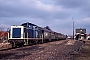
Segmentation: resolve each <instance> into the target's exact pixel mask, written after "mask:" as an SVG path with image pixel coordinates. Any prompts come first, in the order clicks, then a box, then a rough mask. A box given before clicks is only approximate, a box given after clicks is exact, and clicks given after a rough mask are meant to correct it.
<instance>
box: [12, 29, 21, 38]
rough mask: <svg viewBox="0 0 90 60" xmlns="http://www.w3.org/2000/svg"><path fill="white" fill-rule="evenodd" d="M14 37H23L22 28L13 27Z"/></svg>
mask: <svg viewBox="0 0 90 60" xmlns="http://www.w3.org/2000/svg"><path fill="white" fill-rule="evenodd" d="M12 37H13V38H21V28H13V31H12Z"/></svg>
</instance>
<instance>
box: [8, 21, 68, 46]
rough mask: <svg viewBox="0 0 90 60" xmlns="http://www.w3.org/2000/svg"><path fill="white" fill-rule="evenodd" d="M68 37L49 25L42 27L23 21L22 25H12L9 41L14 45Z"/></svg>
mask: <svg viewBox="0 0 90 60" xmlns="http://www.w3.org/2000/svg"><path fill="white" fill-rule="evenodd" d="M60 39H63V40H65V39H66V35H64V34H61V33H57V32H54V31H52V30H51V29H50V28H49V27H48V26H46V27H44V28H42V27H39V26H37V25H35V24H32V23H29V22H27V23H23V24H22V25H20V26H16V25H15V26H11V29H10V31H9V34H8V41H9V42H10V43H11V44H12V46H13V47H17V46H23V45H32V44H37V43H44V42H48V41H55V40H60Z"/></svg>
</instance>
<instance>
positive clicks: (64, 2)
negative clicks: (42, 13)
mask: <svg viewBox="0 0 90 60" xmlns="http://www.w3.org/2000/svg"><path fill="white" fill-rule="evenodd" d="M53 1H54V2H55V4H56V5H61V6H62V7H65V8H79V7H85V6H88V5H89V4H90V1H89V0H53Z"/></svg>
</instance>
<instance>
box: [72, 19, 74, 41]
mask: <svg viewBox="0 0 90 60" xmlns="http://www.w3.org/2000/svg"><path fill="white" fill-rule="evenodd" d="M72 20H73V18H72ZM73 40H74V20H73Z"/></svg>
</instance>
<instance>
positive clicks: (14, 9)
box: [0, 0, 70, 19]
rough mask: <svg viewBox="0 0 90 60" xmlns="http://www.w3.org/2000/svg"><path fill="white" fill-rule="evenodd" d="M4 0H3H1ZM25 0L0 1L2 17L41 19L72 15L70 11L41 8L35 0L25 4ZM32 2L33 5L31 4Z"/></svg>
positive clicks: (61, 17) (0, 14) (0, 15)
mask: <svg viewBox="0 0 90 60" xmlns="http://www.w3.org/2000/svg"><path fill="white" fill-rule="evenodd" d="M1 1H2V0H1ZM22 1H24V0H19V1H18V0H16V1H15V0H12V1H11V0H10V1H9V2H8V1H6V0H4V1H2V2H1V3H0V17H31V18H41V19H51V18H52V19H55V18H56V19H63V18H67V17H68V16H70V14H69V13H70V12H69V11H68V12H67V11H58V12H49V11H46V10H44V9H39V8H37V7H36V6H35V2H33V0H32V1H29V2H27V3H29V4H25V3H23V2H22ZM30 4H32V5H33V6H32V5H30Z"/></svg>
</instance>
